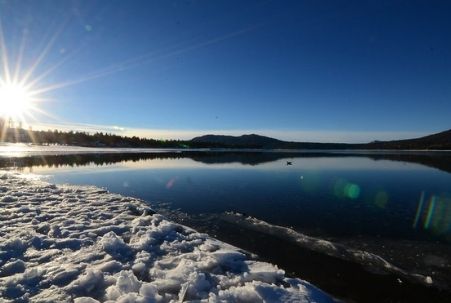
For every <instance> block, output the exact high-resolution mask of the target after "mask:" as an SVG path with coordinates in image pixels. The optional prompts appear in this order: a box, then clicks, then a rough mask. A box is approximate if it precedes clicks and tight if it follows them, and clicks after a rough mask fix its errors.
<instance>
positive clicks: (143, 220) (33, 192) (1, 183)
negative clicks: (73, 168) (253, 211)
mask: <svg viewBox="0 0 451 303" xmlns="http://www.w3.org/2000/svg"><path fill="white" fill-rule="evenodd" d="M332 301H333V300H332V299H331V298H330V297H328V296H327V295H326V294H324V293H323V292H321V291H320V290H318V289H317V288H315V287H314V286H312V285H311V284H309V283H307V282H305V281H303V280H300V279H292V278H287V277H286V276H285V273H284V271H283V270H281V269H278V268H277V267H276V266H274V265H271V264H268V263H263V262H258V261H255V260H252V259H251V258H250V257H249V256H248V255H246V254H245V253H243V252H242V251H240V250H239V249H237V248H235V247H233V246H231V245H228V244H225V243H223V242H220V241H218V240H215V239H213V238H210V237H209V236H208V235H206V234H201V233H197V232H196V231H194V230H192V229H190V228H187V227H185V226H182V225H179V224H175V223H172V222H169V221H168V220H166V219H165V218H164V217H163V216H161V215H159V214H156V213H154V212H153V211H152V210H151V209H150V208H149V207H148V206H147V205H146V204H145V203H144V202H142V201H139V200H136V199H133V198H127V197H123V196H120V195H117V194H111V193H108V192H107V191H105V190H103V189H99V188H96V187H75V186H55V185H51V184H48V183H44V182H41V181H39V180H35V179H30V178H25V176H24V175H20V174H12V173H8V174H7V173H1V172H0V302H76V303H93V302H332Z"/></svg>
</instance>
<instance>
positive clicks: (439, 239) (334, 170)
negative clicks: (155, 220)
mask: <svg viewBox="0 0 451 303" xmlns="http://www.w3.org/2000/svg"><path fill="white" fill-rule="evenodd" d="M450 159H451V155H450V154H446V153H444V154H424V153H420V154H392V155H384V154H364V153H360V154H346V153H328V154H326V153H299V154H295V153H289V154H288V153H282V154H276V153H249V152H247V153H244V152H240V153H238V152H236V153H226V152H216V153H207V152H192V153H186V152H185V153H159V154H102V155H93V154H91V155H81V154H79V155H72V156H70V155H66V156H48V157H46V159H45V161H44V160H43V159H42V158H40V157H25V158H13V159H11V158H3V159H2V161H1V162H0V164H1V165H2V166H3V167H9V168H11V167H14V169H18V170H21V171H24V172H32V173H36V174H41V175H44V176H46V178H48V179H49V180H50V181H53V182H56V183H71V184H91V185H97V186H101V187H106V188H107V189H109V190H110V191H112V192H117V193H121V194H124V195H129V196H134V197H138V198H141V199H143V200H146V201H148V202H149V203H150V204H151V205H152V206H153V207H154V208H156V209H157V210H159V211H161V212H163V213H164V214H166V215H167V216H169V217H171V218H172V219H174V220H177V221H180V222H182V223H184V224H187V225H191V226H193V227H195V228H197V229H199V230H201V231H205V232H208V233H210V234H212V235H215V236H216V237H218V238H220V239H223V240H226V241H228V242H231V243H232V244H235V245H237V246H239V247H242V248H243V249H246V250H248V251H250V252H252V253H256V254H258V256H259V257H260V258H262V259H265V260H269V261H271V262H273V263H276V264H279V265H280V266H281V267H283V268H285V269H286V270H288V271H289V272H291V273H293V274H295V275H298V276H300V277H302V278H305V279H307V280H309V281H311V282H313V283H314V284H316V285H319V286H320V287H322V288H323V289H325V290H326V291H329V292H331V293H332V294H334V295H336V296H337V297H340V298H344V299H346V300H356V301H379V302H381V301H385V302H391V301H404V300H406V301H408V300H410V301H412V300H413V301H415V299H420V298H422V300H423V299H424V298H433V299H434V300H435V301H441V300H443V301H446V299H447V298H450V297H448V294H449V292H448V291H447V290H446V289H445V290H443V289H444V288H447V286H448V285H449V284H450V283H451V269H450V267H451V265H450V261H451V260H450V259H451V173H450V172H451V167H450V166H451V161H450ZM287 162H291V165H287ZM229 212H234V213H241V214H245V215H246V216H252V217H256V218H258V219H260V220H263V221H266V222H268V223H269V224H274V225H280V226H284V227H289V228H291V229H293V230H295V231H297V232H299V233H302V234H305V235H309V236H312V237H315V238H319V239H327V240H330V241H333V242H334V243H339V244H340V245H343V247H346V248H349V249H358V250H363V251H368V252H371V253H374V254H377V255H379V256H381V257H383V258H384V259H386V260H387V261H389V262H390V263H392V264H393V265H395V266H397V267H399V268H401V269H402V270H404V271H405V272H406V273H407V276H408V275H411V274H416V273H418V274H422V275H425V276H430V277H431V278H432V280H433V286H429V287H428V286H425V285H416V284H415V282H412V281H410V280H409V278H406V276H400V275H398V274H393V273H386V272H385V273H383V272H379V271H380V270H379V269H377V268H372V267H371V264H365V262H364V261H362V262H360V263H359V262H357V263H356V262H355V260H346V258H337V257H336V256H335V257H331V256H330V255H329V256H328V255H327V254H321V252H318V251H310V250H309V249H308V247H302V246H301V247H300V246H299V245H296V243H293V241H292V240H290V239H288V238H287V237H284V236H283V235H280V234H274V233H272V234H270V233H268V232H267V231H259V230H255V229H249V228H248V227H246V225H245V224H240V223H239V222H238V221H239V220H237V221H236V222H234V219H233V215H232V214H230V213H229ZM231 216H232V219H231ZM318 262H320V263H319V264H318ZM369 263H371V262H369ZM325 266H327V268H324V269H323V270H319V269H320V268H321V267H325ZM356 275H357V276H358V277H356ZM371 283H373V284H374V283H377V284H378V285H379V286H381V285H383V286H385V289H386V290H387V292H386V294H385V295H378V294H376V295H375V294H374V293H375V292H377V287H376V286H374V285H373V286H368V285H367V284H371ZM357 288H358V289H357ZM438 289H442V290H438ZM412 294H413V295H412ZM422 296H423V297H422ZM393 298H395V299H393Z"/></svg>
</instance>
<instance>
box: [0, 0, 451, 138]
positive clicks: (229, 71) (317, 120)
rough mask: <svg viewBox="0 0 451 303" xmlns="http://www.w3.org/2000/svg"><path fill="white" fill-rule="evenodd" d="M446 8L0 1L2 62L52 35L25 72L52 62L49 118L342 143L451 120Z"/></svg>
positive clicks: (144, 129)
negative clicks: (4, 48)
mask: <svg viewBox="0 0 451 303" xmlns="http://www.w3.org/2000/svg"><path fill="white" fill-rule="evenodd" d="M450 12H451V2H449V1H8V0H6V1H5V0H3V1H0V18H1V22H2V26H3V33H4V36H5V41H6V46H7V48H8V50H9V61H10V62H11V64H12V65H14V64H13V63H15V62H16V59H17V58H18V54H19V53H20V52H19V50H20V45H21V41H22V40H23V38H24V41H25V42H26V43H25V44H22V45H25V47H24V51H23V61H22V64H21V66H22V70H23V71H25V70H26V69H27V68H29V67H30V66H32V64H33V62H36V60H37V58H38V57H39V55H40V54H42V52H43V51H44V50H45V47H46V46H49V47H48V51H47V52H45V53H44V56H43V59H42V60H41V61H40V63H39V65H38V67H37V69H36V70H35V72H34V73H33V77H32V78H36V77H38V76H39V75H40V74H42V73H44V72H45V71H46V70H47V69H48V68H51V67H52V66H54V65H55V64H58V66H57V68H56V69H54V70H52V72H51V73H49V74H48V75H47V76H46V77H44V78H42V79H40V81H39V85H40V86H41V87H45V86H49V85H54V84H63V83H64V84H65V85H64V86H61V87H58V88H55V89H54V90H50V91H47V92H43V93H42V95H43V96H44V97H45V98H48V99H51V100H50V101H47V102H43V103H42V104H41V105H40V107H42V108H43V109H44V110H45V111H46V112H48V113H49V114H51V115H53V116H54V118H51V119H50V118H48V117H46V116H43V115H40V114H36V113H35V116H36V118H37V120H38V121H37V122H35V124H39V123H47V124H54V125H58V124H61V125H70V126H71V127H72V125H73V127H75V126H77V125H78V126H77V127H82V126H83V125H85V124H86V125H85V126H86V127H88V126H87V125H88V124H89V127H91V128H99V129H106V130H108V129H109V128H111V126H113V125H117V126H120V127H121V128H124V130H119V129H117V130H116V131H118V132H121V131H122V132H123V133H124V134H131V133H134V134H135V133H136V134H138V135H147V136H149V135H156V136H168V137H171V136H172V137H173V136H181V137H183V136H190V135H192V134H196V133H209V132H224V133H226V132H228V133H241V132H258V133H261V134H268V135H274V136H278V137H281V138H285V139H296V140H315V138H317V139H318V140H317V141H350V142H351V141H359V140H360V141H362V140H363V141H369V140H373V139H385V138H391V137H396V136H409V135H416V134H423V133H429V132H435V131H440V130H445V129H449V128H451V123H450V120H451V119H450V117H451V18H450ZM52 37H54V39H53V40H52ZM52 41H53V43H51V42H52ZM38 122H39V123H38ZM155 129H159V130H161V132H160V133H158V134H156V133H155V131H154V130H155ZM163 130H164V131H163ZM152 132H154V133H152ZM366 138H367V139H366Z"/></svg>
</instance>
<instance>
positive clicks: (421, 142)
mask: <svg viewBox="0 0 451 303" xmlns="http://www.w3.org/2000/svg"><path fill="white" fill-rule="evenodd" d="M366 146H367V148H370V149H441V150H451V129H450V130H447V131H443V132H440V133H436V134H432V135H429V136H425V137H420V138H415V139H407V140H394V141H379V142H372V143H369V144H366Z"/></svg>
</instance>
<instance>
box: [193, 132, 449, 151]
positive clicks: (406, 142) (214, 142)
mask: <svg viewBox="0 0 451 303" xmlns="http://www.w3.org/2000/svg"><path fill="white" fill-rule="evenodd" d="M190 142H191V143H193V144H194V145H198V146H205V147H207V146H208V147H223V148H264V149H426V150H434V149H437V150H451V129H449V130H445V131H442V132H439V133H434V134H431V135H427V136H423V137H418V138H412V139H403V140H390V141H374V142H369V143H317V142H294V141H283V140H279V139H275V138H271V137H267V136H261V135H257V134H244V135H241V136H230V135H213V134H207V135H204V136H198V137H195V138H193V139H191V141H190Z"/></svg>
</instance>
